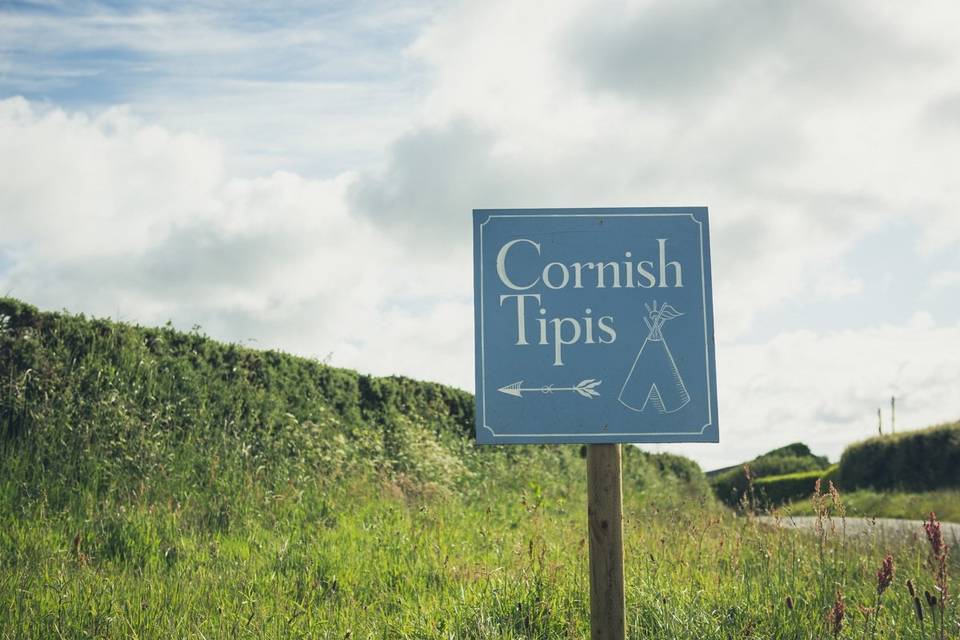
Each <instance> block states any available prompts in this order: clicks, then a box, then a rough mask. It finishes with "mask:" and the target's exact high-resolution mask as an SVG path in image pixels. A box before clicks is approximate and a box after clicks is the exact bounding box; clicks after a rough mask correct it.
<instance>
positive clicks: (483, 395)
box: [480, 211, 713, 438]
mask: <svg viewBox="0 0 960 640" xmlns="http://www.w3.org/2000/svg"><path fill="white" fill-rule="evenodd" d="M650 216H656V217H670V218H677V217H684V216H688V217H689V218H690V219H691V220H693V221H694V222H695V223H696V225H697V229H698V230H699V236H700V288H701V293H702V296H703V355H704V369H705V371H706V374H707V386H706V391H707V423H706V424H705V425H703V426H702V427H701V428H700V430H699V431H666V432H662V433H661V432H650V431H641V432H636V433H633V432H629V433H628V432H616V433H598V432H588V433H510V434H498V433H497V432H496V431H494V430H493V427H491V426H490V425H488V424H487V372H486V356H485V350H486V343H485V341H484V336H485V333H484V327H483V324H484V318H485V315H484V310H483V303H484V295H483V283H484V273H483V257H484V253H483V228H484V227H485V226H486V225H487V223H488V222H490V221H491V220H493V219H494V218H597V217H606V218H636V217H650ZM480 387H481V389H480V402H481V406H482V407H483V428H484V429H486V430H487V431H489V432H490V433H492V434H493V436H494V437H495V438H569V437H571V436H572V437H577V436H590V437H610V438H619V437H622V436H692V435H703V432H704V431H705V430H706V429H707V427H709V426H710V425H712V424H713V394H712V393H711V389H712V388H713V387H712V383H711V379H710V349H709V337H708V335H707V282H706V267H705V264H704V257H703V223H702V222H701V221H700V220H697V218H696V216H694V215H693V214H692V213H652V212H651V213H600V212H599V211H598V212H596V213H536V214H531V213H516V214H512V213H510V214H508V213H494V214H490V215H489V216H487V219H486V220H484V221H483V222H481V223H480Z"/></svg>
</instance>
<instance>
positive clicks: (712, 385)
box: [473, 207, 719, 444]
mask: <svg viewBox="0 0 960 640" xmlns="http://www.w3.org/2000/svg"><path fill="white" fill-rule="evenodd" d="M473 242H474V245H473V247H474V248H473V252H474V301H475V303H474V307H475V316H476V318H475V323H476V402H477V411H476V425H477V441H478V442H479V443H480V444H520V443H560V442H568V443H569V442H576V443H617V442H717V441H718V440H719V431H718V427H717V391H716V364H715V355H714V338H713V300H712V294H711V280H710V234H709V228H708V224H707V209H706V208H704V207H671V208H616V209H503V210H475V211H474V212H473Z"/></svg>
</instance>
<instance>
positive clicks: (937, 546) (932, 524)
mask: <svg viewBox="0 0 960 640" xmlns="http://www.w3.org/2000/svg"><path fill="white" fill-rule="evenodd" d="M923 529H924V531H926V532H927V540H929V541H930V550H931V551H933V557H934V558H936V559H937V560H939V559H940V558H942V557H944V556H945V555H946V553H947V545H946V544H944V542H943V532H942V531H941V530H940V521H939V520H937V514H936V513H934V512H933V511H931V512H930V518H929V519H928V520H927V521H926V522H924V523H923Z"/></svg>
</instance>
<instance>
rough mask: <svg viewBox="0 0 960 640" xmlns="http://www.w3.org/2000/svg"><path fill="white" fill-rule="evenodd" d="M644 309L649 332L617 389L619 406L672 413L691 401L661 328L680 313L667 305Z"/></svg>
mask: <svg viewBox="0 0 960 640" xmlns="http://www.w3.org/2000/svg"><path fill="white" fill-rule="evenodd" d="M644 306H645V307H646V308H647V317H645V318H644V319H643V321H644V322H645V323H646V325H647V329H649V333H648V334H647V339H646V340H644V341H643V345H642V346H641V347H640V352H639V353H638V354H637V357H636V359H635V360H634V361H633V367H631V368H630V373H629V374H628V375H627V379H626V381H625V382H624V383H623V388H622V389H621V390H620V397H619V400H620V404H622V405H624V406H625V407H627V408H628V409H631V410H633V411H639V412H643V411H646V410H648V409H651V408H652V409H654V410H656V411H657V412H658V413H673V412H674V411H679V410H680V409H682V408H683V407H684V406H686V404H687V403H688V402H690V394H689V393H687V387H686V386H685V385H684V384H683V378H682V377H681V376H680V371H679V369H677V363H676V362H675V361H674V359H673V354H672V353H670V347H668V346H667V341H666V340H664V338H663V332H662V329H663V323H664V322H666V321H667V320H672V319H674V318H677V317H679V316H682V315H683V314H682V313H680V312H679V311H677V310H676V309H674V308H673V307H672V306H670V305H669V304H663V305H662V306H661V307H660V308H657V303H656V301H654V303H653V306H650V305H648V304H644Z"/></svg>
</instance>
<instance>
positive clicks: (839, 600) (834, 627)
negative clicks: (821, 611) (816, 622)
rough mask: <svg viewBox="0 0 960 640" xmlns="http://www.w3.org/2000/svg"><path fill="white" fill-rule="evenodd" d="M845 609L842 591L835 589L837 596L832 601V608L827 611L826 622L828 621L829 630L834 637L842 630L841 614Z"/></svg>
mask: <svg viewBox="0 0 960 640" xmlns="http://www.w3.org/2000/svg"><path fill="white" fill-rule="evenodd" d="M846 610H847V607H846V604H844V602H843V592H842V591H840V589H837V597H836V599H835V600H834V602H833V608H832V609H830V612H829V613H827V622H829V623H830V631H831V632H832V633H833V637H834V638H836V637H837V636H839V635H840V632H841V631H843V616H844V614H845V613H846Z"/></svg>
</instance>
